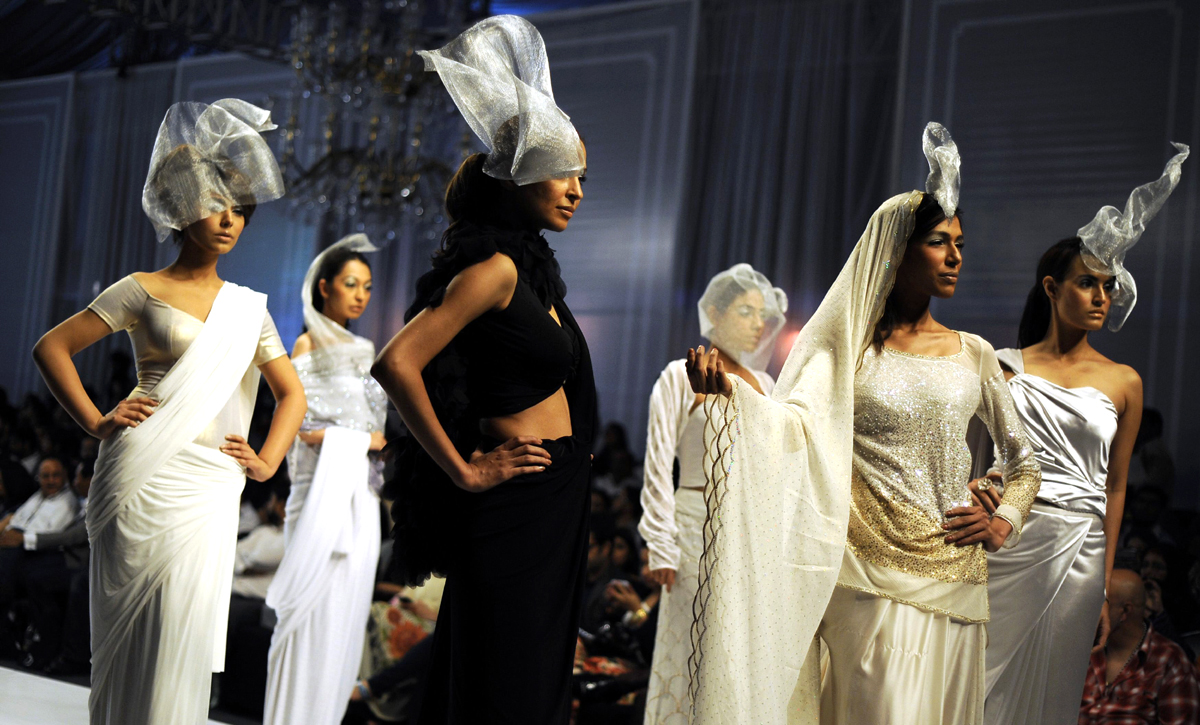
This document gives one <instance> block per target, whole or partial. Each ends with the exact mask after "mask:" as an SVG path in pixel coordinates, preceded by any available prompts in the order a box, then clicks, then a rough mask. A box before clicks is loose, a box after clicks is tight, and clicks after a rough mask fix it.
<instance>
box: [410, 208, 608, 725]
mask: <svg viewBox="0 0 1200 725" xmlns="http://www.w3.org/2000/svg"><path fill="white" fill-rule="evenodd" d="M464 226H465V228H464ZM464 226H460V227H458V228H457V229H455V228H452V229H451V231H450V232H448V235H450V234H453V233H457V234H458V235H459V237H458V238H457V239H452V240H451V243H450V244H445V245H444V248H447V249H451V252H450V253H448V254H447V253H443V255H442V258H441V259H440V260H439V259H438V258H435V269H434V272H431V273H429V274H428V275H426V277H424V278H422V281H421V282H423V283H424V285H422V283H418V303H420V302H421V295H422V293H423V292H424V293H425V294H427V295H428V299H429V302H428V303H427V304H426V305H423V306H422V307H421V308H420V309H424V307H425V306H430V305H436V304H437V303H440V301H441V297H442V295H443V294H444V288H445V285H446V284H448V283H449V281H450V279H452V278H453V276H454V275H455V274H457V273H458V272H459V271H461V270H462V269H465V268H466V267H467V266H470V264H474V263H476V262H479V261H483V260H484V259H488V258H490V257H491V256H492V255H493V254H495V253H496V252H501V253H504V254H506V255H508V256H509V257H511V258H512V260H513V262H514V263H515V264H516V265H517V270H518V282H517V286H516V290H515V291H514V293H513V297H512V300H511V301H510V303H509V305H508V306H507V307H506V308H505V309H504V310H499V311H496V310H493V311H491V312H488V313H486V314H484V315H482V316H480V317H479V318H478V319H476V320H475V321H473V322H472V323H471V324H470V325H468V326H467V327H466V328H464V330H463V331H462V332H461V333H460V334H459V335H458V336H457V337H456V338H455V341H454V343H453V344H452V345H451V347H450V348H448V354H447V355H446V357H445V358H444V359H442V360H437V361H435V363H436V364H434V363H431V366H430V368H427V371H426V372H427V374H426V385H427V387H428V388H429V390H430V392H431V397H432V398H434V399H435V400H434V402H435V409H438V413H439V417H440V418H442V420H443V424H446V423H447V422H448V423H450V426H448V427H447V431H448V432H450V429H451V427H453V428H454V431H453V432H452V433H451V437H452V438H453V439H454V440H455V444H456V446H458V447H459V450H460V452H461V453H463V454H464V455H469V453H470V451H471V450H474V449H475V448H476V447H478V448H479V449H481V450H484V451H487V450H491V449H492V448H495V447H496V446H498V445H500V444H501V443H502V442H503V441H498V440H492V439H489V438H486V437H484V436H481V435H479V433H478V422H479V419H480V418H485V417H496V416H502V415H510V414H512V413H516V412H519V411H521V410H525V409H527V408H529V407H531V406H532V405H536V404H537V403H539V402H541V401H542V400H545V399H546V398H548V397H550V396H551V395H553V394H554V393H555V392H556V391H558V389H559V388H563V389H564V391H565V393H566V396H567V400H568V403H569V405H570V409H571V428H572V431H573V435H571V436H569V437H566V438H560V439H557V440H547V441H543V443H542V447H543V448H545V449H546V450H547V451H548V452H549V453H550V456H551V460H552V464H551V465H550V466H549V467H548V468H547V469H546V470H545V471H543V472H541V473H537V474H532V475H526V476H519V477H517V478H514V479H512V480H509V481H507V482H505V483H502V484H500V485H499V486H496V487H495V488H492V489H491V490H489V491H486V492H484V493H480V494H470V493H466V492H464V491H462V490H461V489H458V488H457V487H455V486H454V485H453V484H452V483H451V482H450V481H449V479H447V478H446V477H445V476H441V477H440V478H441V479H442V480H440V481H433V482H432V483H433V484H435V485H434V486H433V488H434V492H433V495H432V496H430V497H428V499H427V500H426V501H425V506H429V505H431V502H432V505H433V506H434V507H436V508H437V509H438V511H436V512H430V511H426V512H425V513H426V514H432V515H426V516H422V512H421V510H420V505H418V510H415V511H414V510H412V508H411V505H412V504H411V503H410V504H409V508H408V509H407V510H405V511H403V512H402V513H403V514H404V516H405V518H404V520H403V522H402V523H398V527H400V526H407V528H408V532H407V533H408V534H409V536H407V537H401V536H400V535H399V534H398V536H397V544H396V546H397V556H399V557H401V558H402V559H403V558H404V556H405V554H404V553H402V549H403V547H404V545H405V540H402V539H407V540H408V541H409V543H413V544H414V545H416V543H415V542H413V541H412V538H413V536H412V535H414V534H415V535H418V536H419V535H422V534H423V535H424V537H425V540H424V542H423V544H422V546H427V545H428V544H429V543H430V542H434V548H435V549H436V550H434V551H431V552H426V554H421V555H418V556H416V557H415V558H416V561H415V562H414V561H409V562H408V563H407V564H405V563H402V566H409V567H410V568H409V569H408V570H407V571H405V575H406V577H407V578H408V579H410V580H411V579H413V578H414V576H413V575H414V573H416V574H420V573H423V572H421V571H419V569H421V568H422V566H423V565H424V564H425V562H426V559H428V560H429V562H428V565H429V567H430V568H431V569H432V570H434V571H438V572H441V573H444V574H445V576H446V590H445V594H444V596H443V598H442V606H441V610H440V612H439V615H438V622H437V629H436V630H435V632H434V635H433V637H434V640H433V655H432V661H431V665H430V672H429V677H428V682H427V686H426V691H425V696H424V698H423V703H422V707H421V712H420V715H419V717H418V722H419V723H421V724H422V725H442V724H444V723H445V724H453V725H468V724H469V725H477V724H480V723H489V724H492V723H495V724H497V725H500V724H505V723H512V724H514V725H516V724H517V723H520V724H521V725H543V724H545V725H559V724H561V723H566V722H567V721H568V719H569V717H570V703H571V669H572V663H573V660H574V653H575V639H576V636H577V631H578V626H579V615H580V611H581V607H582V594H583V584H584V580H585V577H584V573H585V568H586V564H587V541H588V515H589V509H590V502H591V455H590V454H591V449H592V438H593V433H594V421H595V414H596V408H595V405H596V394H595V383H594V381H593V378H592V369H591V359H590V356H589V355H588V349H587V344H586V342H585V340H584V338H583V334H582V333H581V332H580V330H579V326H578V325H577V324H576V322H575V318H574V317H573V316H572V315H571V312H570V310H569V309H568V308H567V306H566V303H565V302H564V301H563V296H564V295H565V292H566V288H565V285H563V283H562V280H561V278H560V276H559V274H558V264H557V262H555V261H554V256H553V251H552V250H551V249H550V247H549V245H548V244H547V243H546V241H545V239H543V238H541V237H540V236H537V235H534V234H530V233H522V232H515V231H508V230H498V229H491V228H487V227H475V226H466V225H464ZM452 256H453V257H455V259H454V260H453V261H452V262H447V261H446V258H448V257H452ZM472 260H473V261H472ZM439 261H440V262H442V265H441V267H440V268H439ZM435 283H436V284H435ZM551 306H552V307H553V308H554V310H555V312H556V313H557V314H558V317H559V320H561V322H562V324H561V326H560V325H559V324H558V323H556V322H555V321H554V319H553V318H552V317H551V316H550V313H549V310H550V307H551ZM414 307H416V305H414ZM409 312H410V313H411V315H415V314H416V312H419V309H417V310H416V311H414V310H413V309H410V310H409ZM410 468H414V467H413V466H411V465H410ZM415 468H420V467H419V466H417V467H415ZM424 471H425V474H424V475H425V476H426V478H425V479H424V480H423V481H421V482H420V485H421V486H424V487H425V488H426V489H428V488H430V485H431V482H430V480H429V478H428V477H429V475H430V474H431V473H432V471H430V470H429V468H428V466H426V467H425V469H424ZM438 471H439V472H440V469H438ZM418 475H421V474H418ZM407 483H408V485H409V488H414V486H413V482H412V481H411V479H410V480H409V481H408V482H407ZM438 486H440V489H441V490H438ZM447 486H448V487H449V489H446V488H445V487H447ZM416 487H419V486H416ZM397 505H398V506H402V507H403V506H404V504H402V503H401V502H400V501H397ZM416 518H422V519H423V525H421V524H418V523H417V522H416V521H415V520H414V519H416ZM398 521H400V519H398ZM431 526H438V527H444V530H443V531H440V532H435V531H432V530H431V529H430V527H431ZM422 557H424V558H422ZM413 564H416V565H418V566H416V568H415V569H414V568H412V565H413ZM402 578H405V577H402Z"/></svg>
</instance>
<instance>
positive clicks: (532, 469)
mask: <svg viewBox="0 0 1200 725" xmlns="http://www.w3.org/2000/svg"><path fill="white" fill-rule="evenodd" d="M541 442H542V439H541V438H537V437H535V436H517V437H516V438H509V439H508V440H507V441H505V442H504V443H501V444H500V445H498V446H496V447H495V448H494V449H492V450H491V451H490V452H488V453H484V452H483V451H481V450H478V449H476V450H475V452H474V453H472V454H471V460H470V461H468V462H467V466H466V470H465V471H464V472H463V474H462V475H461V476H460V477H459V480H456V481H455V482H454V484H455V485H456V486H458V487H459V488H461V489H463V490H464V491H471V492H472V493H479V492H482V491H487V490H488V489H490V488H494V487H496V486H498V485H500V484H502V483H504V482H505V481H507V480H508V479H510V478H515V477H517V476H524V475H526V474H529V473H539V472H541V471H544V470H546V467H547V466H549V465H550V454H549V453H548V452H547V451H546V450H545V449H544V448H540V447H539V446H540V444H541Z"/></svg>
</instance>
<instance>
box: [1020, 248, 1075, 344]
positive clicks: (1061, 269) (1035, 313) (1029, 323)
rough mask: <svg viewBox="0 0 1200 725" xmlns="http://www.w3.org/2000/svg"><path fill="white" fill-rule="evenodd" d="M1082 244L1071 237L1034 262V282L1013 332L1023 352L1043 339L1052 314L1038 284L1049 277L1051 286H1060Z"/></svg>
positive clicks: (1044, 291) (1041, 285)
mask: <svg viewBox="0 0 1200 725" xmlns="http://www.w3.org/2000/svg"><path fill="white" fill-rule="evenodd" d="M1082 244H1083V242H1082V241H1081V240H1080V239H1079V237H1071V238H1070V239H1064V240H1062V241H1061V242H1058V243H1057V244H1055V245H1054V246H1052V247H1050V248H1049V249H1047V250H1046V253H1045V254H1043V255H1042V258H1041V259H1039V260H1038V265H1037V278H1036V279H1034V281H1033V289H1031V290H1029V296H1028V297H1026V298H1025V310H1024V311H1023V312H1022V313H1021V326H1020V327H1018V328H1017V347H1018V348H1026V347H1029V346H1030V345H1036V344H1037V343H1039V342H1041V341H1042V340H1044V339H1045V338H1046V332H1047V331H1049V329H1050V317H1051V315H1053V314H1054V311H1053V310H1052V309H1051V307H1050V298H1049V297H1048V296H1047V295H1046V288H1045V286H1044V285H1043V284H1042V280H1044V279H1046V278H1047V277H1051V278H1053V279H1054V281H1055V282H1060V283H1061V282H1062V281H1063V280H1064V279H1066V277H1067V271H1068V270H1070V269H1071V263H1072V262H1074V261H1075V258H1076V257H1078V256H1079V255H1080V252H1081V249H1082V246H1081V245H1082Z"/></svg>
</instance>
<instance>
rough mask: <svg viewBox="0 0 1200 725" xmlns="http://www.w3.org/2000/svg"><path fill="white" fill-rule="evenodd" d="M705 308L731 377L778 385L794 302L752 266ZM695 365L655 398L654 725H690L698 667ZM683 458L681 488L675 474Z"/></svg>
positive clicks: (651, 543)
mask: <svg viewBox="0 0 1200 725" xmlns="http://www.w3.org/2000/svg"><path fill="white" fill-rule="evenodd" d="M697 307H698V308H699V311H700V334H701V335H703V336H704V337H706V338H707V339H708V340H709V341H710V342H711V343H712V344H713V346H715V347H718V348H719V349H720V352H719V353H718V354H719V355H720V356H721V361H722V363H723V364H724V366H725V369H726V370H727V371H729V372H730V373H732V374H735V375H738V376H739V377H740V378H741V379H742V380H744V381H746V382H747V384H749V385H750V386H751V388H753V390H754V391H755V392H757V393H760V394H763V395H770V394H771V390H772V389H773V388H774V387H775V381H774V380H773V379H772V378H771V376H769V375H767V374H766V373H765V372H763V370H764V369H765V368H766V367H767V365H768V364H769V363H770V360H771V353H772V352H773V351H774V347H775V338H776V337H777V336H778V335H779V332H780V331H781V330H782V329H783V324H784V314H785V313H786V312H787V295H785V294H784V292H783V290H781V289H778V288H776V287H772V286H771V283H770V281H769V280H768V279H767V278H766V277H764V276H763V275H761V274H759V273H758V272H756V271H754V268H752V267H751V266H750V265H748V264H737V265H734V266H733V267H731V268H730V269H727V270H725V271H724V272H721V273H720V274H718V275H717V276H715V277H713V278H712V281H710V282H709V283H708V287H707V289H705V291H704V295H703V296H702V297H701V298H700V301H699V303H698V304H697ZM685 364H686V361H685V360H682V359H681V360H675V361H673V362H671V363H669V364H668V365H667V367H666V369H664V370H663V371H662V374H661V375H659V377H658V381H657V382H656V383H655V384H654V390H653V391H652V392H651V393H650V416H649V421H650V422H649V425H648V429H647V433H646V464H645V483H644V485H643V487H642V509H643V512H644V513H643V514H642V520H641V523H640V524H639V525H638V531H639V532H640V533H641V535H642V538H643V539H645V541H646V547H647V549H648V550H649V553H650V562H649V567H650V578H651V579H652V580H653V581H654V582H655V583H657V584H659V585H661V586H663V588H664V593H663V595H662V600H661V603H660V608H659V615H658V630H657V633H656V636H655V643H654V661H653V663H652V665H651V671H650V688H649V691H648V693H647V697H646V720H645V721H646V723H679V724H680V725H683V724H685V723H687V722H689V714H690V712H691V704H690V702H689V701H688V697H687V695H688V679H689V677H688V658H689V657H690V656H691V653H692V638H691V629H692V600H693V599H695V596H696V577H697V575H698V574H699V571H700V569H699V559H700V553H701V551H702V550H703V548H704V546H703V540H702V538H701V527H702V526H703V524H704V481H705V479H704V468H703V464H704V427H705V424H706V419H705V417H704V396H703V395H697V394H695V393H693V392H692V389H691V386H690V385H688V380H687V371H686V370H685V369H684V368H685ZM676 458H678V459H679V488H678V489H677V490H674V481H673V467H674V462H675V459H676Z"/></svg>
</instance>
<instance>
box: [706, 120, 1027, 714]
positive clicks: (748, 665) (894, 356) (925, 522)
mask: <svg viewBox="0 0 1200 725" xmlns="http://www.w3.org/2000/svg"><path fill="white" fill-rule="evenodd" d="M932 127H933V125H932V124H931V128H932ZM939 130H940V132H941V133H944V129H940V127H937V128H936V129H934V131H935V132H938V131H939ZM927 133H928V132H927ZM944 139H945V141H944V142H948V144H949V145H951V146H952V143H953V142H950V141H949V139H948V135H945V136H944ZM927 155H930V163H931V167H934V166H935V163H936V162H937V161H938V159H936V158H935V157H934V156H933V155H931V154H930V152H929V150H928V147H927ZM953 161H954V167H953V169H952V171H953V172H954V173H955V174H956V173H957V154H956V152H955V154H954V157H953ZM945 171H946V169H945V168H943V172H945ZM936 181H937V180H935V179H934V174H931V180H930V183H929V184H928V188H930V193H927V194H921V193H920V192H912V193H909V194H902V195H900V196H898V197H895V198H893V199H891V200H889V201H888V202H886V203H885V204H884V205H883V206H882V207H880V209H879V210H878V211H876V213H875V214H874V215H873V216H872V218H871V222H870V223H869V224H868V227H867V230H866V232H865V233H864V235H863V237H862V239H861V240H860V241H859V243H858V246H856V248H855V250H854V252H853V253H852V254H851V257H850V260H849V261H848V262H847V264H846V266H845V268H843V271H842V274H841V275H839V277H838V280H837V281H836V282H835V283H834V286H833V287H832V288H831V289H830V291H829V293H828V294H827V295H826V297H825V299H824V301H823V302H822V305H821V307H820V308H819V309H818V311H817V313H816V314H815V315H814V316H813V317H812V318H811V319H810V320H809V322H808V324H807V325H806V327H805V329H804V331H803V332H802V333H801V337H800V339H799V340H798V341H797V343H796V346H795V347H794V348H793V350H792V353H791V355H789V359H788V363H787V364H786V365H785V367H784V370H783V372H782V373H781V375H780V382H779V386H780V387H777V388H776V392H775V394H774V395H773V400H771V401H763V402H759V401H756V400H753V399H752V396H749V395H743V394H740V393H739V389H740V388H741V387H742V383H741V381H739V380H737V379H736V378H729V377H727V376H725V375H724V373H723V371H722V370H721V367H720V366H719V365H718V364H717V362H716V360H715V358H714V357H713V356H712V354H711V353H708V354H705V353H704V351H703V350H702V349H701V350H698V351H696V352H694V353H692V352H689V374H690V378H691V380H692V384H693V388H694V389H695V390H696V392H698V393H701V392H702V393H708V394H714V393H720V394H723V396H724V397H720V398H718V401H719V402H718V403H716V404H715V405H714V408H719V409H714V410H713V411H712V412H711V413H710V417H711V418H714V419H715V420H718V421H720V420H722V419H723V420H724V424H723V425H721V424H720V423H718V424H717V425H716V427H717V429H718V432H717V434H716V436H715V439H714V437H713V436H710V441H709V456H710V458H711V459H712V464H713V465H712V466H711V468H710V472H711V483H710V490H709V493H708V504H709V519H708V521H707V522H706V531H705V553H704V556H703V558H702V559H701V586H700V594H699V596H698V598H697V599H698V602H699V603H700V607H699V609H700V611H699V614H698V617H697V627H696V635H697V636H696V639H697V652H698V654H697V660H698V664H697V666H696V667H695V668H694V680H693V689H694V691H695V701H696V715H697V717H699V718H700V719H702V720H703V721H705V722H708V721H722V722H725V721H728V722H751V721H753V722H773V723H784V722H787V723H793V722H795V723H801V722H816V721H817V720H818V719H819V721H820V722H822V723H854V724H855V725H857V724H859V723H881V724H882V723H906V724H914V725H926V724H929V725H933V724H934V723H936V724H938V725H941V724H943V723H956V724H957V723H980V722H982V717H983V700H984V697H983V692H984V690H983V675H984V648H985V647H986V642H987V636H986V631H985V624H984V623H986V622H987V619H988V599H987V557H986V553H985V549H986V550H991V551H994V550H997V549H999V548H1000V547H1002V546H1012V545H1014V544H1015V543H1016V542H1017V540H1018V539H1019V537H1020V529H1021V526H1022V524H1023V522H1024V519H1025V516H1027V515H1028V512H1029V508H1030V505H1031V504H1032V502H1033V499H1034V497H1035V496H1036V494H1037V489H1038V485H1039V480H1040V474H1039V470H1038V466H1037V463H1036V461H1035V460H1034V458H1033V455H1032V451H1031V450H1030V448H1029V446H1028V443H1027V441H1026V437H1025V434H1024V430H1023V428H1022V427H1021V423H1020V419H1019V417H1018V415H1017V413H1016V410H1015V408H1014V406H1013V402H1012V398H1011V397H1010V395H1009V392H1008V389H1007V387H1006V385H1005V381H1004V376H1003V373H1002V372H1001V369H1000V366H999V364H998V362H997V360H996V355H995V352H994V350H993V349H992V347H991V346H990V345H989V344H988V343H987V342H986V341H984V340H983V339H981V338H979V337H978V336H975V335H971V334H968V333H963V332H958V331H954V330H951V329H949V328H947V327H945V326H944V325H942V324H940V323H938V322H937V321H936V320H934V319H933V317H932V315H931V314H930V310H929V303H930V300H931V299H932V298H934V297H938V298H949V297H952V296H953V294H954V291H955V288H956V286H957V282H958V275H959V272H960V270H961V268H962V262H963V234H962V224H961V220H960V219H959V218H958V216H957V214H956V212H957V209H956V206H957V203H956V202H957V193H956V188H955V193H954V194H953V195H946V194H940V193H936V192H938V191H940V188H939V184H938V183H936ZM955 186H956V184H955ZM975 416H979V417H980V418H981V419H982V420H983V422H984V423H985V424H986V425H987V427H988V429H989V430H990V431H991V432H992V435H993V437H994V438H995V439H996V440H997V441H1000V443H999V451H1000V456H1001V469H1002V472H1003V480H1004V484H1005V492H1004V496H1003V497H1002V499H1001V501H1000V504H999V506H998V507H997V510H996V512H995V514H994V515H989V514H988V513H987V512H986V511H985V510H984V509H983V508H982V507H979V506H975V505H972V504H971V497H970V491H969V489H968V481H969V477H970V471H971V455H970V450H969V448H968V446H967V443H966V431H967V425H968V423H969V422H970V421H971V420H972V418H974V417H975ZM751 515H752V521H753V523H752V524H749V525H747V524H746V523H745V522H746V520H747V519H749V518H751ZM814 635H819V638H820V640H821V641H822V642H823V645H824V646H825V647H826V649H827V651H828V653H829V656H830V663H829V667H828V670H827V673H826V677H825V681H824V683H823V684H822V683H821V682H820V678H819V670H818V667H817V662H818V659H819V657H818V653H819V648H818V647H817V646H812V647H810V646H809V645H810V643H813V640H814ZM750 692H754V693H756V694H755V695H754V696H748V694H747V695H743V693H750ZM818 692H819V693H820V694H819V695H818V694H817V693H818Z"/></svg>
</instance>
